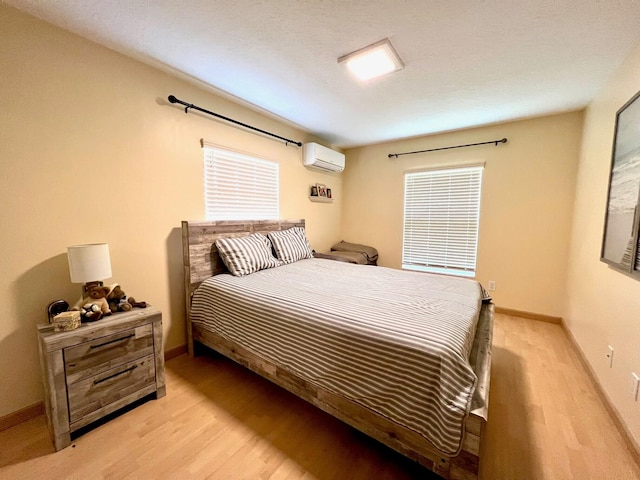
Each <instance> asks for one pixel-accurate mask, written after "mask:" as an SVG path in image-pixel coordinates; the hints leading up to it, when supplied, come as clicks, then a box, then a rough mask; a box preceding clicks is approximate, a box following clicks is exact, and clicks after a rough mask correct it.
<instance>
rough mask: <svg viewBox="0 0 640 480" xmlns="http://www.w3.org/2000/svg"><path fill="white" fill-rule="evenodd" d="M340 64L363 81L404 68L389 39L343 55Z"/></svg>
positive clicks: (339, 60) (339, 59)
mask: <svg viewBox="0 0 640 480" xmlns="http://www.w3.org/2000/svg"><path fill="white" fill-rule="evenodd" d="M338 63H344V64H345V65H346V66H347V68H348V69H349V70H350V71H351V73H353V74H354V75H355V76H356V77H357V78H358V79H359V80H362V81H367V80H371V79H373V78H378V77H381V76H382V75H387V74H388V73H393V72H397V71H398V70H402V69H403V68H404V63H402V60H400V57H399V56H398V53H397V52H396V50H395V49H394V48H393V45H391V42H390V41H389V39H388V38H385V39H384V40H380V41H379V42H376V43H374V44H371V45H369V46H367V47H364V48H361V49H360V50H356V51H355V52H352V53H348V54H347V55H343V56H342V57H340V58H338Z"/></svg>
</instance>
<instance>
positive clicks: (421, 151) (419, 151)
mask: <svg viewBox="0 0 640 480" xmlns="http://www.w3.org/2000/svg"><path fill="white" fill-rule="evenodd" d="M489 143H493V144H495V145H496V147H497V146H498V144H499V143H507V139H506V138H501V139H500V140H491V141H490V142H480V143H467V144H466V145H453V146H451V147H440V148H430V149H429V150H418V151H415V152H405V153H390V154H389V158H391V157H396V158H398V157H399V156H400V155H413V154H414V153H427V152H436V151H438V150H449V149H451V148H463V147H475V146H476V145H487V144H489Z"/></svg>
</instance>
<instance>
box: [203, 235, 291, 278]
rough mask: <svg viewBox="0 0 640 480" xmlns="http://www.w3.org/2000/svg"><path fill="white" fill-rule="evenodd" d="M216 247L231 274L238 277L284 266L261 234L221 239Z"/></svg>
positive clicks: (267, 240) (217, 241)
mask: <svg viewBox="0 0 640 480" xmlns="http://www.w3.org/2000/svg"><path fill="white" fill-rule="evenodd" d="M216 247H218V251H219V252H220V256H221V257H222V261H223V262H224V264H225V265H226V266H227V268H228V269H229V272H231V274H232V275H235V276H236V277H242V276H244V275H249V274H250V273H254V272H257V271H258V270H264V269H265V268H272V267H279V266H280V265H282V262H280V260H278V259H277V258H275V257H274V256H273V254H272V253H271V242H269V239H268V238H267V237H265V236H264V235H262V234H261V233H252V234H251V235H249V236H248V237H239V238H219V239H217V240H216Z"/></svg>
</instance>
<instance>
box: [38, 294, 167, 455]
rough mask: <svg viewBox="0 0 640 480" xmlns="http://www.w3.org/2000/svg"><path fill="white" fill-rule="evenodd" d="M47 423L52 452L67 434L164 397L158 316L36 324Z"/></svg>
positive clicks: (135, 313)
mask: <svg viewBox="0 0 640 480" xmlns="http://www.w3.org/2000/svg"><path fill="white" fill-rule="evenodd" d="M38 339H39V349H40V363H41V366H42V376H43V383H44V389H45V407H46V413H47V424H48V426H49V431H50V432H51V437H52V440H53V444H54V446H55V449H56V450H61V449H63V448H64V447H66V446H68V445H69V444H70V443H71V434H72V433H73V432H75V431H77V430H79V429H80V428H82V427H85V426H87V425H89V424H90V423H92V422H94V421H96V420H99V419H100V418H102V417H104V416H105V415H108V414H110V413H113V412H115V411H116V410H119V409H120V408H122V407H124V406H126V405H129V404H130V403H132V402H134V401H136V400H139V399H141V398H143V397H146V396H148V395H152V394H155V398H160V397H163V396H164V395H165V393H166V387H165V378H164V355H163V351H162V313H161V312H160V310H158V309H157V308H155V307H151V306H149V307H147V308H145V309H134V310H132V311H130V312H124V313H117V314H114V315H112V316H109V317H105V318H103V319H102V320H98V321H97V322H93V323H87V324H83V325H81V326H80V327H79V328H77V329H75V330H70V331H66V332H54V329H53V326H52V325H50V324H43V325H38Z"/></svg>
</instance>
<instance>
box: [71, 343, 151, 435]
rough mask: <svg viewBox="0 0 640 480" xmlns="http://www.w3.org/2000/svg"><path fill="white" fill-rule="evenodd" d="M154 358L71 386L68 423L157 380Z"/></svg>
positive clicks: (142, 360) (124, 366) (114, 369)
mask: <svg viewBox="0 0 640 480" xmlns="http://www.w3.org/2000/svg"><path fill="white" fill-rule="evenodd" d="M154 362H155V359H154V356H153V355H148V356H146V357H144V358H139V359H137V360H134V361H132V362H129V363H125V364H124V365H119V366H117V367H115V368H112V369H110V370H107V371H105V372H102V373H99V374H98V375H94V376H92V377H89V378H84V379H82V380H80V381H78V382H76V383H74V384H73V385H69V389H68V396H69V421H70V422H71V423H73V422H75V421H77V420H79V419H80V418H82V417H83V416H85V415H88V414H89V413H91V412H94V411H96V410H98V409H100V408H102V407H104V406H106V405H109V404H110V403H112V402H115V401H117V400H119V399H120V398H123V397H126V396H127V395H130V394H132V393H134V392H137V391H138V390H141V389H143V388H144V387H146V386H149V385H153V384H154V383H155V381H156V376H155V374H156V372H155V363H154Z"/></svg>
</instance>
